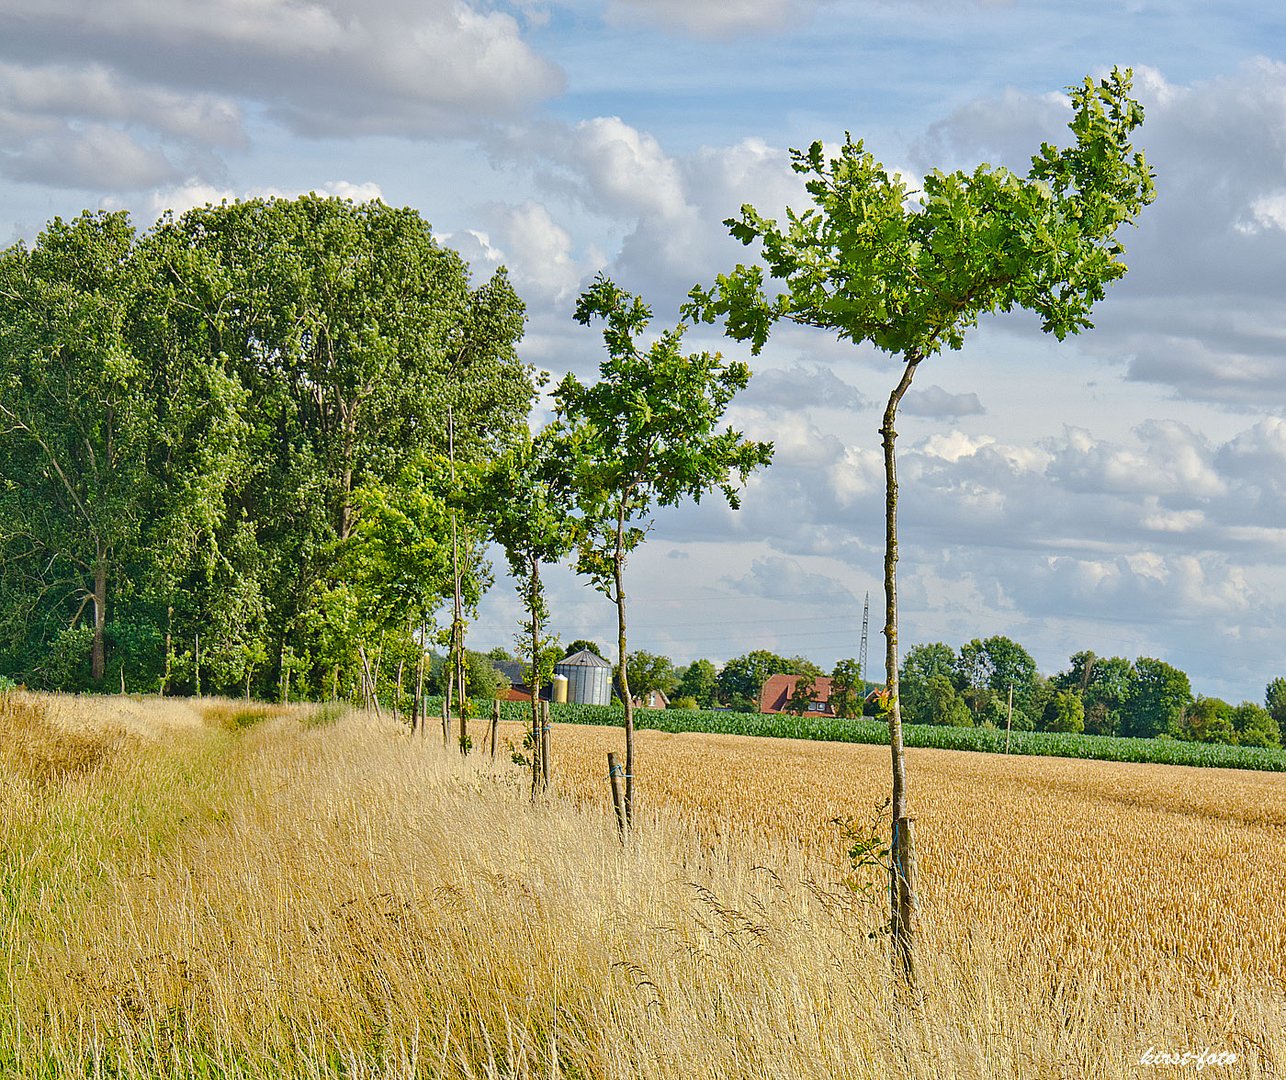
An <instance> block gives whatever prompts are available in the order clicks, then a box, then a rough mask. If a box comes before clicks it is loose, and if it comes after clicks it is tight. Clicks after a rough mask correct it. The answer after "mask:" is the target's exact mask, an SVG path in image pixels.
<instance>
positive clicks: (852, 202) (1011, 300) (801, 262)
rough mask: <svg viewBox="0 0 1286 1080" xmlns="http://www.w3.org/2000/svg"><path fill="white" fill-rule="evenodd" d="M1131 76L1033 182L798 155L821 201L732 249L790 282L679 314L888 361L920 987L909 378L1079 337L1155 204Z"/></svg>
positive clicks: (903, 841) (900, 790)
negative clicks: (962, 351) (985, 327)
mask: <svg viewBox="0 0 1286 1080" xmlns="http://www.w3.org/2000/svg"><path fill="white" fill-rule="evenodd" d="M1129 90H1130V73H1129V72H1121V71H1118V70H1114V71H1113V72H1112V74H1111V75H1110V76H1109V77H1108V78H1106V79H1104V80H1102V81H1101V82H1098V83H1095V82H1094V81H1093V80H1092V79H1088V78H1087V79H1086V80H1085V81H1084V82H1083V83H1082V84H1081V85H1080V86H1077V87H1073V88H1071V91H1070V93H1071V99H1072V106H1073V116H1072V120H1071V123H1070V124H1069V127H1070V128H1071V130H1072V133H1073V134H1074V136H1075V143H1074V144H1073V145H1072V146H1071V147H1069V148H1066V149H1056V148H1055V147H1053V146H1051V145H1050V144H1048V143H1045V144H1043V145H1042V146H1041V148H1040V150H1039V152H1038V153H1037V154H1036V155H1035V156H1034V157H1033V158H1032V162H1031V168H1030V169H1029V170H1028V173H1027V176H1026V177H1020V176H1017V175H1015V174H1014V173H1012V172H1010V171H1009V170H1008V169H1004V168H993V167H991V166H989V165H980V166H979V167H978V168H977V169H975V170H974V171H973V172H971V173H966V172H953V173H942V172H938V171H936V170H935V171H934V172H931V173H929V175H928V176H926V177H925V179H924V187H923V190H922V191H920V192H918V193H916V192H911V191H908V190H907V186H906V184H905V183H904V182H903V181H902V179H901V178H900V177H898V176H896V175H890V174H889V173H888V172H887V171H886V170H885V168H884V166H883V165H881V164H880V163H879V162H878V161H876V160H875V158H874V157H872V156H871V154H869V153H868V152H867V151H866V149H865V148H864V147H863V145H862V143H861V142H853V141H852V139H851V138H848V137H846V138H845V141H844V144H843V145H842V146H841V147H840V150H839V156H838V157H834V158H830V159H827V158H826V156H825V154H824V153H823V148H822V144H821V143H820V142H815V143H813V144H812V146H811V147H809V149H808V150H807V151H804V152H800V151H792V158H793V167H794V169H795V171H796V172H798V173H801V174H803V175H805V176H807V177H808V182H807V190H808V193H809V195H810V196H812V200H813V203H814V206H813V208H811V209H809V210H806V211H805V212H803V213H796V212H794V211H788V212H787V221H786V224H785V227H782V226H779V225H778V224H777V222H775V221H772V220H769V219H767V218H764V217H762V216H761V215H760V214H759V213H758V212H757V211H756V210H755V209H754V208H753V207H751V206H743V207H742V209H741V216H740V218H730V219H729V220H728V221H727V222H725V224H727V225H728V227H729V229H730V231H731V232H732V235H733V236H735V237H736V238H737V239H739V240H740V241H741V242H742V243H744V244H754V243H758V245H759V246H760V249H761V251H762V256H763V260H764V262H765V263H766V265H767V271H768V275H769V276H770V277H771V278H772V279H774V280H776V281H781V282H785V291H784V292H782V293H780V294H778V295H777V296H775V297H772V298H770V297H769V296H768V295H767V294H766V293H765V291H764V280H765V274H764V270H763V268H761V267H758V266H755V267H746V266H738V267H737V268H736V269H735V270H734V271H733V272H732V273H730V274H726V275H720V276H719V277H718V279H717V280H716V282H715V285H714V286H713V287H712V288H710V289H703V288H700V287H698V288H695V289H693V291H692V293H691V303H690V304H689V305H688V307H687V308H686V309H685V315H688V316H694V317H695V318H697V319H700V320H703V321H706V322H714V321H715V320H717V319H722V320H724V322H725V324H726V328H727V332H728V333H729V334H730V335H731V336H733V337H735V338H737V339H739V340H743V341H746V340H748V341H750V342H751V344H752V346H753V349H754V350H755V352H758V351H759V350H760V349H761V348H762V347H763V345H764V343H765V342H766V341H767V339H768V334H769V330H770V329H771V327H772V325H773V324H774V323H775V322H777V321H778V320H781V319H784V320H787V321H789V322H794V323H799V324H802V325H805V326H814V327H819V328H822V329H825V330H830V331H833V332H834V333H835V334H837V335H838V336H839V337H840V338H842V339H847V340H849V341H852V342H853V343H855V344H857V343H861V342H870V343H871V344H873V345H874V346H876V348H878V349H880V350H882V351H884V352H886V353H889V354H890V355H891V356H894V357H896V358H897V360H898V362H899V364H900V367H901V373H900V376H899V378H898V381H897V385H896V386H895V387H894V389H893V392H892V393H891V394H890V395H889V400H888V404H887V406H886V408H885V410H884V419H883V423H882V425H881V427H880V435H881V437H882V440H883V445H884V474H885V548H884V596H885V624H884V636H885V678H886V686H887V693H888V695H889V713H888V715H889V741H890V744H891V746H892V754H893V802H892V817H893V859H894V865H895V867H896V871H897V872H896V874H895V886H896V887H895V888H894V889H893V890H892V893H893V896H892V901H893V902H892V908H893V911H892V929H893V939H894V943H895V947H896V952H897V954H898V956H899V958H900V960H901V963H902V967H903V970H904V972H905V974H906V977H907V979H908V980H911V981H913V980H914V967H913V961H912V956H913V942H914V933H915V927H916V923H917V920H918V905H917V901H916V896H915V887H914V866H915V855H914V841H913V838H912V835H911V829H910V817H909V815H908V807H907V794H906V764H905V755H904V753H903V747H902V720H901V709H900V705H899V702H898V636H897V635H898V623H897V577H896V566H897V558H898V548H897V495H898V489H897V470H896V463H895V456H894V440H895V439H896V437H897V432H896V430H895V427H894V424H895V422H896V420H897V411H898V405H899V404H900V402H901V401H902V397H903V395H904V394H905V393H906V392H907V389H908V388H909V387H910V386H911V380H912V379H913V378H914V377H915V373H916V370H917V369H918V368H919V366H920V364H921V363H923V362H924V361H925V360H926V359H928V358H929V357H931V356H933V355H934V354H936V353H939V352H941V351H942V350H943V349H947V348H949V349H959V348H960V347H961V346H962V345H963V343H964V335H965V332H966V331H967V330H969V329H971V328H972V327H974V326H976V325H977V323H978V319H979V317H980V316H981V315H983V314H984V313H988V312H998V311H1010V310H1012V309H1014V308H1027V309H1029V310H1031V311H1034V312H1035V313H1036V314H1037V315H1039V316H1040V319H1041V327H1042V329H1044V330H1045V331H1046V332H1049V333H1053V334H1054V335H1055V336H1056V337H1058V338H1059V339H1060V340H1062V339H1063V338H1065V337H1066V336H1067V335H1068V334H1076V333H1079V332H1080V331H1082V330H1085V329H1088V328H1089V327H1090V326H1091V325H1092V323H1091V322H1090V318H1089V316H1090V312H1091V310H1092V308H1093V306H1094V304H1095V302H1096V301H1098V300H1101V299H1102V298H1103V295H1104V290H1105V287H1106V286H1107V284H1108V283H1109V282H1111V281H1114V280H1115V279H1117V278H1119V277H1120V276H1121V275H1122V274H1124V273H1125V270H1126V267H1125V264H1124V263H1123V262H1122V261H1121V255H1122V254H1123V253H1124V248H1123V247H1122V246H1121V244H1120V242H1119V241H1118V240H1117V237H1116V234H1117V231H1118V229H1120V227H1121V226H1122V225H1125V224H1127V223H1130V222H1132V221H1133V220H1134V218H1135V217H1136V215H1138V213H1139V212H1140V211H1141V210H1142V209H1143V207H1144V206H1146V205H1147V204H1148V203H1149V202H1151V201H1152V198H1153V194H1154V192H1153V185H1152V173H1151V171H1150V169H1149V168H1148V166H1147V164H1146V162H1145V161H1144V158H1143V155H1142V154H1141V153H1136V152H1135V151H1134V149H1133V147H1132V146H1131V144H1130V136H1131V133H1132V132H1133V131H1134V129H1135V128H1136V127H1138V126H1139V124H1141V123H1142V122H1143V110H1142V108H1141V107H1140V106H1139V104H1138V103H1137V102H1136V101H1134V100H1133V99H1131V98H1130V96H1129Z"/></svg>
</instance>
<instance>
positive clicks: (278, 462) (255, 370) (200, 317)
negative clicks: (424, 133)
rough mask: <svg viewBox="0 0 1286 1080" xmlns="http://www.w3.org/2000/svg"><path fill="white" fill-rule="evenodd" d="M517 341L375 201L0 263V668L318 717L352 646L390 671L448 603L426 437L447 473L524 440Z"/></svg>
mask: <svg viewBox="0 0 1286 1080" xmlns="http://www.w3.org/2000/svg"><path fill="white" fill-rule="evenodd" d="M523 325H524V309H523V304H522V301H521V300H520V299H519V297H518V296H517V294H516V293H515V292H514V290H513V288H512V287H511V286H510V284H509V281H508V279H507V277H506V276H505V273H504V272H503V271H500V272H498V273H496V274H495V275H494V276H493V277H492V278H490V279H489V280H488V281H485V282H483V283H481V284H478V285H476V286H475V285H473V284H472V283H471V282H470V277H469V271H468V267H467V266H466V264H465V263H464V261H463V260H462V259H461V258H460V257H459V256H458V255H457V254H456V253H455V252H453V251H451V250H449V249H447V248H445V247H443V246H441V245H440V244H438V243H437V242H436V241H435V240H434V238H433V236H432V233H431V230H430V228H429V226H428V224H427V223H426V222H424V221H423V220H422V219H421V218H420V217H419V215H418V214H417V213H416V212H415V211H413V210H407V209H403V210H398V209H393V208H391V207H388V206H384V205H383V204H380V203H369V204H365V205H361V206H358V205H354V204H352V203H349V202H344V201H341V200H337V199H324V198H319V197H316V196H306V197H304V198H300V199H294V200H276V199H268V200H251V201H248V202H240V203H235V204H230V205H229V204H224V205H222V206H208V207H205V208H202V209H197V210H193V211H190V212H189V213H187V214H184V215H183V216H182V217H180V218H178V219H173V218H171V217H169V216H167V217H165V218H163V219H162V220H161V221H160V222H158V223H157V224H156V226H155V227H154V228H152V229H150V230H148V231H146V232H145V233H142V234H139V233H138V232H137V231H136V230H135V229H134V228H133V226H132V225H131V224H130V222H129V219H128V218H127V216H126V215H125V214H123V213H89V212H86V213H84V214H82V215H81V216H80V217H78V218H76V219H75V220H72V221H62V220H54V221H53V222H51V223H50V224H49V225H48V226H47V228H46V229H45V230H44V232H42V233H41V235H40V236H39V238H38V239H37V241H36V242H35V243H34V244H33V245H32V246H31V247H30V248H28V247H27V246H26V245H23V244H17V245H15V246H13V247H11V248H9V249H7V250H6V251H4V252H3V254H0V670H3V671H4V672H6V673H7V674H9V675H10V676H11V677H13V678H15V679H17V680H19V681H21V682H24V683H26V684H27V685H30V686H34V687H44V688H50V689H70V690H75V689H85V688H116V687H118V686H122V685H124V686H128V688H130V689H132V690H140V691H141V690H146V691H157V690H160V691H162V692H167V693H201V692H209V691H219V692H244V693H247V694H255V695H258V696H263V697H278V696H285V695H293V696H305V695H310V696H319V697H326V696H336V695H338V694H341V693H345V692H348V691H349V690H350V689H351V687H352V685H353V684H354V682H355V681H356V679H357V673H358V671H359V669H361V667H362V660H361V658H360V656H359V650H360V649H361V648H363V647H364V646H365V645H367V644H373V641H374V640H378V642H379V643H380V647H381V655H380V659H381V660H382V662H383V663H384V665H385V666H386V669H388V668H390V667H391V666H396V665H398V664H403V665H404V664H405V663H406V662H407V660H408V659H409V658H410V656H411V655H412V654H413V653H414V652H415V651H416V650H417V649H418V648H419V646H418V645H417V640H418V639H417V633H418V632H421V631H423V629H424V627H425V625H426V622H427V620H428V617H429V616H430V614H431V612H432V611H433V610H434V609H435V608H436V607H437V605H438V604H439V602H440V600H441V597H442V594H443V592H444V590H445V588H446V586H447V583H448V582H449V581H451V575H450V574H448V573H447V572H446V567H447V565H448V559H447V554H448V553H447V552H446V551H445V550H444V545H443V542H442V536H443V535H444V532H445V530H444V529H443V528H442V526H444V525H445V517H446V514H445V509H444V508H445V503H446V497H447V495H448V489H449V486H450V480H449V476H448V475H447V470H446V468H445V466H444V459H445V456H446V452H447V449H448V447H447V443H448V419H449V417H453V418H454V428H455V435H456V438H455V447H454V450H455V456H456V457H457V458H458V459H459V460H460V461H462V462H465V463H467V462H472V461H481V460H487V459H490V458H493V457H495V456H497V455H498V454H499V453H500V451H501V449H502V447H503V446H504V445H505V444H507V443H508V442H509V441H511V440H512V438H513V435H514V433H515V431H517V430H519V429H520V428H522V427H523V426H524V424H525V418H526V416H527V413H528V410H529V408H530V405H531V402H532V399H533V396H534V393H535V386H534V381H533V372H532V370H531V368H530V367H529V366H528V365H525V364H524V363H522V362H521V361H520V360H519V358H518V355H517V344H518V341H519V339H520V338H521V336H522V331H523ZM416 500H419V506H418V509H419V510H421V511H423V513H422V514H421V516H420V518H419V519H418V520H415V521H412V520H411V518H410V517H409V516H408V513H407V511H408V509H409V508H410V505H409V504H413V503H415V502H416ZM435 516H436V520H433V521H432V524H434V525H435V526H437V528H435V529H433V530H431V531H425V530H423V528H422V527H423V526H425V525H427V524H430V520H431V519H434V518H435ZM417 529H419V530H420V531H418V532H416V530H417ZM481 541H482V537H481V535H480V534H479V533H477V532H476V531H475V532H469V531H466V532H465V534H464V536H463V543H464V547H465V553H464V554H465V559H464V563H465V565H466V567H467V568H468V573H466V574H465V575H464V589H465V591H466V593H467V594H468V596H469V597H471V598H472V597H476V595H477V593H478V591H479V590H480V589H481V588H482V587H483V586H484V585H485V583H486V573H485V569H484V568H483V567H482V566H481V563H480V561H479V558H478V556H479V554H480V551H479V549H480V545H481ZM371 662H373V661H372V658H371V657H367V661H366V663H367V664H368V665H369V664H370V663H371Z"/></svg>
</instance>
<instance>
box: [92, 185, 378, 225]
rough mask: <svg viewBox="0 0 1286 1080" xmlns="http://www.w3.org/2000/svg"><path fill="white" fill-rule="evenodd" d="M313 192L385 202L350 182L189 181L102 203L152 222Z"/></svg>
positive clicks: (373, 187)
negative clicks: (310, 184)
mask: <svg viewBox="0 0 1286 1080" xmlns="http://www.w3.org/2000/svg"><path fill="white" fill-rule="evenodd" d="M310 191H313V192H316V193H317V194H319V195H333V196H335V197H336V198H340V199H351V200H352V201H353V202H372V201H375V200H377V199H383V197H384V196H383V192H382V191H381V190H380V186H379V185H378V184H376V183H374V182H372V181H369V180H368V181H365V182H363V183H354V182H352V181H350V180H328V181H326V182H325V183H323V184H318V185H317V186H315V187H313V188H307V189H305V188H280V187H273V186H270V185H251V186H248V187H244V188H231V187H219V186H217V185H215V184H208V183H205V182H204V181H202V180H197V179H188V180H185V181H183V182H182V183H180V184H176V185H174V186H172V187H163V188H158V189H156V190H154V191H152V192H150V193H148V194H147V195H146V197H144V198H143V199H142V200H141V201H140V200H130V201H127V200H123V199H121V198H118V197H108V198H104V199H102V200H101V203H100V205H101V206H102V208H103V209H105V210H121V209H128V210H133V211H136V212H142V213H146V214H147V216H148V218H149V220H155V219H157V218H159V217H160V216H161V215H162V214H165V213H167V212H168V213H172V214H173V215H174V216H175V217H179V216H181V215H182V214H185V213H187V211H189V210H192V209H194V208H196V207H198V206H207V205H218V204H219V203H222V202H234V201H236V200H237V199H294V198H297V197H298V196H300V195H306V194H308V193H309V192H310Z"/></svg>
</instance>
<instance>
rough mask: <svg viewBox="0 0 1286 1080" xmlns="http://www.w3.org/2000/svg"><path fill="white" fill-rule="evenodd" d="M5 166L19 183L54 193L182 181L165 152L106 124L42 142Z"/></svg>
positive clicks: (5, 160) (45, 137)
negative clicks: (49, 189) (60, 190)
mask: <svg viewBox="0 0 1286 1080" xmlns="http://www.w3.org/2000/svg"><path fill="white" fill-rule="evenodd" d="M0 161H3V165H0V168H2V169H3V172H4V173H5V174H6V175H8V176H10V177H12V178H13V179H15V180H21V181H25V182H26V183H31V184H44V185H46V186H48V187H54V188H80V189H90V190H94V189H97V190H104V191H130V190H138V189H140V188H146V187H151V186H153V185H155V184H161V183H165V182H167V181H170V180H174V179H176V178H177V177H178V175H179V169H178V167H177V166H176V165H175V164H174V163H173V162H172V161H170V159H169V158H168V157H166V155H165V154H164V153H163V152H162V151H161V150H159V149H157V148H156V147H153V146H147V145H145V144H143V143H141V142H139V140H137V139H135V138H134V137H133V136H131V135H130V134H128V133H127V132H124V131H121V130H119V129H117V128H113V127H106V126H103V125H101V124H91V125H86V126H84V127H82V128H80V129H79V130H74V131H73V130H70V129H65V130H61V131H55V132H53V133H51V134H48V135H40V136H37V137H36V138H33V139H30V140H29V141H27V142H25V143H24V144H23V145H22V146H21V148H20V149H19V150H18V151H17V152H16V153H12V154H10V155H8V156H7V157H5V158H3V159H0Z"/></svg>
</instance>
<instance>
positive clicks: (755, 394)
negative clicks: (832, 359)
mask: <svg viewBox="0 0 1286 1080" xmlns="http://www.w3.org/2000/svg"><path fill="white" fill-rule="evenodd" d="M737 403H738V404H739V405H743V406H749V405H753V406H756V407H758V408H761V409H764V410H766V411H769V412H777V413H782V412H793V411H795V410H798V409H865V408H867V407H868V405H869V404H870V402H869V401H868V400H867V398H866V395H865V394H863V393H862V391H860V390H859V389H858V388H857V387H856V386H853V385H852V384H851V383H847V382H845V381H844V380H843V379H841V378H840V377H839V376H838V375H836V374H835V372H834V371H833V370H831V369H830V368H828V367H823V366H822V365H821V364H795V365H793V366H792V367H790V368H788V369H786V370H783V369H781V368H767V369H764V370H761V371H757V372H756V373H755V375H754V377H753V378H752V379H751V380H750V385H749V386H748V387H747V388H746V389H745V390H744V391H742V393H741V394H740V395H738V397H737Z"/></svg>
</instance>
